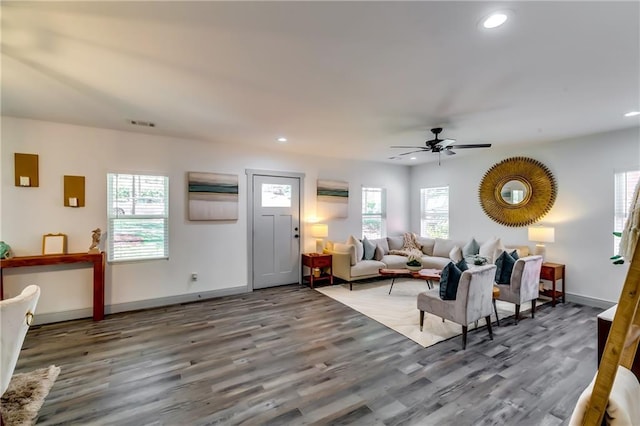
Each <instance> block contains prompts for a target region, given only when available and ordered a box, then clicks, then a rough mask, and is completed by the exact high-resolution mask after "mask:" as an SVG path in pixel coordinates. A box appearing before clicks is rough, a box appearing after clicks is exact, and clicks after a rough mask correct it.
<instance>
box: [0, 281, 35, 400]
mask: <svg viewBox="0 0 640 426" xmlns="http://www.w3.org/2000/svg"><path fill="white" fill-rule="evenodd" d="M39 298H40V287H38V286H37V285H30V286H28V287H27V288H25V289H24V290H22V293H20V294H19V295H18V296H16V297H14V298H11V299H7V300H2V301H0V318H2V321H1V323H2V327H1V330H2V335H0V343H1V344H0V358H1V361H2V364H1V368H0V386H1V387H0V395H2V394H3V393H4V391H6V390H7V387H8V386H9V382H10V381H11V377H12V376H13V370H14V369H15V368H16V363H17V362H18V355H20V350H21V349H22V342H23V341H24V338H25V336H26V334H27V330H28V329H29V326H30V325H31V321H32V320H33V312H34V311H35V310H36V304H37V303H38V299H39Z"/></svg>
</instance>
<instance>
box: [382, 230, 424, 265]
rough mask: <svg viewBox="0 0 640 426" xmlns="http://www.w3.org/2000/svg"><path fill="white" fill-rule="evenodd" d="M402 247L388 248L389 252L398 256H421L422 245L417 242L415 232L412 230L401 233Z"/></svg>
mask: <svg viewBox="0 0 640 426" xmlns="http://www.w3.org/2000/svg"><path fill="white" fill-rule="evenodd" d="M402 238H403V241H402V248H401V249H400V250H389V254H396V255H399V256H407V257H411V256H413V257H417V258H418V259H420V258H421V257H422V245H421V244H420V243H419V242H418V240H417V238H416V234H414V233H412V232H405V233H404V234H403V235H402Z"/></svg>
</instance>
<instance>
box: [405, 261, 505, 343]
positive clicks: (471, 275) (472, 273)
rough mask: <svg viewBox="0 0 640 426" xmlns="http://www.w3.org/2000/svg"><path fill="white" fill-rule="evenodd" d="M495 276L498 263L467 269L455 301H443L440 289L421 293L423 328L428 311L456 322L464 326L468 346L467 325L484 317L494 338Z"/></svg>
mask: <svg viewBox="0 0 640 426" xmlns="http://www.w3.org/2000/svg"><path fill="white" fill-rule="evenodd" d="M495 276H496V265H484V266H479V267H473V268H471V269H468V270H466V271H464V272H463V273H462V276H461V277H460V282H459V283H458V290H457V292H456V298H455V300H442V299H441V298H440V290H439V289H437V288H436V289H433V290H429V291H426V292H424V293H420V294H418V309H419V310H420V331H422V326H423V324H424V313H425V312H428V313H430V314H433V315H436V316H439V317H442V319H443V320H445V319H447V320H449V321H452V322H455V323H457V324H460V325H462V349H466V348H467V327H468V325H469V324H470V323H472V322H475V321H477V320H479V319H480V318H484V319H485V320H486V321H487V329H488V331H489V338H490V339H491V340H493V331H492V330H491V313H492V312H493V303H492V300H493V282H494V278H495Z"/></svg>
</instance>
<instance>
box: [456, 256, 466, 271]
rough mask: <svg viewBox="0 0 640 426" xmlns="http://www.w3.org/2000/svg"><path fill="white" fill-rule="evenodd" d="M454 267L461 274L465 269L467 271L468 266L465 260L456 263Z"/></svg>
mask: <svg viewBox="0 0 640 426" xmlns="http://www.w3.org/2000/svg"><path fill="white" fill-rule="evenodd" d="M456 266H457V267H458V269H460V270H461V271H462V272H464V271H466V270H467V269H469V265H467V261H466V260H465V259H462V260H460V261H459V262H458V263H456Z"/></svg>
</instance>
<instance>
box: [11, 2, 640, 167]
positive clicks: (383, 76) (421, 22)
mask: <svg viewBox="0 0 640 426" xmlns="http://www.w3.org/2000/svg"><path fill="white" fill-rule="evenodd" d="M504 9H508V11H509V15H510V19H509V20H508V21H507V23H506V24H505V25H503V26H501V27H499V28H497V29H494V30H492V31H488V30H482V29H481V28H480V27H479V23H480V21H481V19H482V18H483V17H484V16H486V15H487V14H488V13H490V12H493V11H495V10H504ZM1 12H2V18H1V19H2V21H1V26H2V64H1V65H2V94H1V95H2V98H1V101H2V104H1V106H2V114H3V115H7V116H14V117H24V118H33V119H39V120H49V121H55V122H62V123H71V124H78V125H86V126H93V127H101V128H109V129H117V130H124V131H133V132H143V133H150V134H157V135H165V136H171V137H180V138H193V139H199V140H204V141H211V142H216V143H228V144H242V145H248V146H259V147H265V148H269V149H276V150H282V151H288V152H297V153H311V154H314V155H325V156H330V157H338V158H351V159H359V160H371V161H382V162H390V163H398V164H416V163H424V162H427V161H437V155H436V154H432V153H421V154H418V155H417V157H418V158H417V159H416V160H414V161H411V160H409V159H408V158H405V159H403V160H390V159H389V157H391V156H393V155H394V154H398V153H399V152H403V150H398V149H391V148H389V146H391V145H422V144H424V141H425V140H427V139H431V134H430V132H429V129H430V128H431V127H435V126H442V127H444V128H445V130H444V132H443V133H442V135H441V137H445V138H454V139H456V140H457V142H458V143H463V144H473V143H492V144H493V146H494V147H505V146H507V145H510V144H531V143H540V142H545V141H551V140H558V139H563V138H569V137H573V136H580V135H584V134H591V133H597V132H604V131H610V130H614V129H622V128H627V127H632V126H638V124H639V122H640V116H636V117H631V118H626V117H624V116H623V114H624V113H625V112H628V111H632V110H636V111H637V110H640V29H639V28H640V3H639V2H637V1H631V2H614V1H603V2H586V1H581V2H533V1H531V2H510V3H509V2H483V1H473V2H453V1H450V2H435V1H432V2H391V1H389V2H265V1H260V2H176V1H172V2H60V3H58V2H25V1H20V2H11V1H3V2H2V4H1ZM132 119H133V120H143V121H150V122H153V123H155V125H156V126H155V127H153V128H145V127H137V126H133V125H131V124H130V123H129V120H132ZM279 136H286V137H287V138H288V139H289V141H288V142H287V143H285V144H278V143H276V138H277V137H279ZM489 149H491V148H489ZM474 152H475V153H477V152H478V151H477V150H460V151H459V154H460V155H473V153H474Z"/></svg>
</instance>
